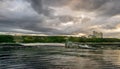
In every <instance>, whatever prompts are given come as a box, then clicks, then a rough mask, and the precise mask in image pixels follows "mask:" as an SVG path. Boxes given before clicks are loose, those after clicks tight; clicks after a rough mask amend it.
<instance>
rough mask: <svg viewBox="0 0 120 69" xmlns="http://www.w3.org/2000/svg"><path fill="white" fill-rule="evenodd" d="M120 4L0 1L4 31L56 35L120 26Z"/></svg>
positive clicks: (90, 0)
mask: <svg viewBox="0 0 120 69" xmlns="http://www.w3.org/2000/svg"><path fill="white" fill-rule="evenodd" d="M119 3H120V0H9V2H8V0H0V31H8V32H9V31H10V32H11V31H14V32H16V31H18V32H22V30H23V32H26V31H27V30H28V31H30V32H28V33H32V31H33V33H35V32H38V33H43V34H49V35H56V34H74V33H78V34H79V33H83V34H89V33H90V32H92V31H93V30H96V31H100V32H101V31H104V30H113V29H118V27H117V28H116V26H118V24H119V23H120V20H119V16H120V15H119V14H120V8H119V7H120V4H119ZM65 7H69V9H67V8H65ZM56 8H57V9H56ZM61 8H62V10H61ZM64 8H65V9H64ZM83 12H84V13H83ZM76 13H79V14H78V15H76ZM91 13H92V14H91ZM55 14H58V15H55ZM71 14H73V15H71ZM74 14H75V15H74ZM16 29H17V30H16ZM110 33H111V32H110ZM118 33H119V32H115V33H112V34H111V35H109V36H114V35H115V34H118ZM105 34H106V35H107V33H105ZM108 34H109V33H108Z"/></svg>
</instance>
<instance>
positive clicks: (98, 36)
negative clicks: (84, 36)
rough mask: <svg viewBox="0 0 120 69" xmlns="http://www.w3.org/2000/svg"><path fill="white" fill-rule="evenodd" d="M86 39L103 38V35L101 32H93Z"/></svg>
mask: <svg viewBox="0 0 120 69" xmlns="http://www.w3.org/2000/svg"><path fill="white" fill-rule="evenodd" d="M88 38H103V33H102V32H96V31H93V34H92V35H89V36H88Z"/></svg>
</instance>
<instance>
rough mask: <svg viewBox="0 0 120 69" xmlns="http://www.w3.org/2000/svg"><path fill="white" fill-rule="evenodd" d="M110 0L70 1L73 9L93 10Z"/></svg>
mask: <svg viewBox="0 0 120 69" xmlns="http://www.w3.org/2000/svg"><path fill="white" fill-rule="evenodd" d="M109 1H110V0H75V1H73V2H72V3H73V4H72V3H71V6H72V8H73V9H74V10H86V11H94V10H96V9H98V8H100V7H101V6H103V5H104V4H105V3H107V2H109Z"/></svg>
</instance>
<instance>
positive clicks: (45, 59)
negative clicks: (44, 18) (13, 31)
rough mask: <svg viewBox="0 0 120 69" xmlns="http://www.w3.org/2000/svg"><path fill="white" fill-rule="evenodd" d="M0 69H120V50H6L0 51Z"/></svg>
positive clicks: (44, 47)
mask: <svg viewBox="0 0 120 69" xmlns="http://www.w3.org/2000/svg"><path fill="white" fill-rule="evenodd" d="M0 69H120V50H87V49H66V48H64V47H59V46H39V47H32V48H16V49H7V48H4V49H0Z"/></svg>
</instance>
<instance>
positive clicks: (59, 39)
mask: <svg viewBox="0 0 120 69" xmlns="http://www.w3.org/2000/svg"><path fill="white" fill-rule="evenodd" d="M66 41H72V42H120V39H117V38H86V37H67V36H11V35H0V43H65V42H66Z"/></svg>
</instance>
